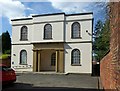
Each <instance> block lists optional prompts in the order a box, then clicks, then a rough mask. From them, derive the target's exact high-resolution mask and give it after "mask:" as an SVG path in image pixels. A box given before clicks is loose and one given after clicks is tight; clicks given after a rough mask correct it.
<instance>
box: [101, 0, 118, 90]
mask: <svg viewBox="0 0 120 91" xmlns="http://www.w3.org/2000/svg"><path fill="white" fill-rule="evenodd" d="M110 29H111V39H110V52H109V53H108V54H107V55H106V56H105V57H104V58H103V59H102V60H101V64H100V72H101V73H100V77H101V81H102V85H103V87H104V89H112V90H113V91H114V90H115V91H120V2H111V3H110Z"/></svg>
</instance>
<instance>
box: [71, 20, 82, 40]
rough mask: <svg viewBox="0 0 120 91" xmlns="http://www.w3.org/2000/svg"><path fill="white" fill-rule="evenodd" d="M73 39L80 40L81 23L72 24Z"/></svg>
mask: <svg viewBox="0 0 120 91" xmlns="http://www.w3.org/2000/svg"><path fill="white" fill-rule="evenodd" d="M71 37H72V38H80V37H81V35H80V23H78V22H74V23H73V24H72V29H71Z"/></svg>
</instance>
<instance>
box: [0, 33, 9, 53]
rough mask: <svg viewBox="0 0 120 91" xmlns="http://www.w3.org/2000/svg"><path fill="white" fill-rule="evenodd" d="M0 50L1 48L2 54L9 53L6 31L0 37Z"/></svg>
mask: <svg viewBox="0 0 120 91" xmlns="http://www.w3.org/2000/svg"><path fill="white" fill-rule="evenodd" d="M0 48H2V49H1V50H2V53H9V54H10V52H11V38H10V35H9V32H8V31H6V32H4V33H2V35H1V36H0Z"/></svg>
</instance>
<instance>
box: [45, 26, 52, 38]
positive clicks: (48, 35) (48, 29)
mask: <svg viewBox="0 0 120 91" xmlns="http://www.w3.org/2000/svg"><path fill="white" fill-rule="evenodd" d="M44 39H52V26H51V24H46V25H45V26H44Z"/></svg>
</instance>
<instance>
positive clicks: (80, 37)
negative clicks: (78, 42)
mask: <svg viewBox="0 0 120 91" xmlns="http://www.w3.org/2000/svg"><path fill="white" fill-rule="evenodd" d="M71 39H82V37H75V38H74V37H71Z"/></svg>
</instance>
